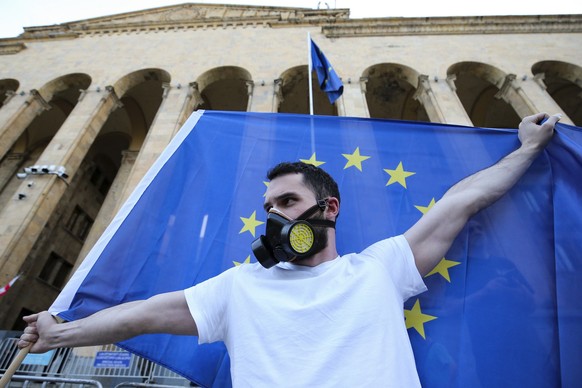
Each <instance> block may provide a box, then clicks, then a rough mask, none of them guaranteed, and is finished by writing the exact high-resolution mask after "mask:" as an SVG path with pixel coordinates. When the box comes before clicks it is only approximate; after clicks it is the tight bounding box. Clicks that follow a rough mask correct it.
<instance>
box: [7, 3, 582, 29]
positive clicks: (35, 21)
mask: <svg viewBox="0 0 582 388" xmlns="http://www.w3.org/2000/svg"><path fill="white" fill-rule="evenodd" d="M183 3H188V1H180V0H92V1H86V0H0V38H10V37H15V36H17V35H19V34H21V33H22V32H23V27H33V26H47V25H53V24H59V23H65V22H71V21H77V20H83V19H89V18H93V17H99V16H106V15H113V14H117V13H123V12H131V11H137V10H141V9H148V8H156V7H164V6H169V5H176V4H183ZM190 3H205V4H212V3H214V4H217V3H218V4H246V5H262V6H280V7H302V8H313V9H316V8H318V6H319V7H320V8H327V7H329V8H349V9H350V17H351V18H352V19H356V18H369V17H417V16H488V15H556V14H582V1H580V0H552V1H531V0H530V1H523V0H521V1H515V0H513V1H511V0H509V1H508V0H477V1H475V0H473V1H459V0H416V1H411V0H399V1H388V0H326V1H318V0H278V1H277V0H244V1H237V0H231V1H228V0H218V1H215V0H198V1H191V2H190ZM534 3H535V4H534Z"/></svg>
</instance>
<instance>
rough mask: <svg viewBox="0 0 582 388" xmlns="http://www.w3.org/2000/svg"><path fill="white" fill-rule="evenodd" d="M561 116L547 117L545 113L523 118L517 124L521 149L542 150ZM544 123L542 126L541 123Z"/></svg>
mask: <svg viewBox="0 0 582 388" xmlns="http://www.w3.org/2000/svg"><path fill="white" fill-rule="evenodd" d="M561 117H562V116H561V115H560V114H555V115H553V116H548V115H547V114H546V113H538V114H535V115H532V116H527V117H524V119H523V120H522V121H521V123H520V124H519V132H518V137H519V141H520V142H521V144H522V146H523V147H526V148H531V149H532V150H534V151H540V150H541V149H543V148H544V147H545V146H546V145H547V144H548V143H549V141H550V140H551V139H552V135H553V134H554V126H555V125H556V123H557V122H558V120H560V118H561ZM544 119H547V120H546V121H544V123H543V124H542V123H541V122H542V121H543V120H544Z"/></svg>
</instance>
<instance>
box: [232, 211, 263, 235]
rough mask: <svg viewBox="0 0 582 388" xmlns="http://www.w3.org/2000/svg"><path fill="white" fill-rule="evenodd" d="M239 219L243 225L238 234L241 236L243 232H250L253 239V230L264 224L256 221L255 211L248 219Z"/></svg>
mask: <svg viewBox="0 0 582 388" xmlns="http://www.w3.org/2000/svg"><path fill="white" fill-rule="evenodd" d="M240 219H241V221H242V222H243V223H244V226H243V227H242V229H241V230H240V232H238V234H241V233H243V232H247V231H248V232H251V234H252V235H253V237H255V228H256V227H257V226H259V225H262V224H264V222H263V221H258V220H257V211H256V210H255V211H254V212H253V214H251V216H250V217H249V218H245V217H241V218H240Z"/></svg>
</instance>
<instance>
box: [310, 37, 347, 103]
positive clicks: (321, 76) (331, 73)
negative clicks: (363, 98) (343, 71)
mask: <svg viewBox="0 0 582 388" xmlns="http://www.w3.org/2000/svg"><path fill="white" fill-rule="evenodd" d="M310 42H311V66H312V67H313V69H315V72H316V73H317V79H318V80H319V87H320V88H321V90H322V91H324V92H325V93H326V94H327V98H329V102H330V103H331V104H333V103H334V102H335V100H337V99H338V98H340V96H341V95H342V93H343V92H344V85H343V84H342V81H341V79H340V78H339V77H338V75H337V73H336V72H335V70H334V69H333V67H332V66H331V63H329V61H328V60H327V58H326V57H325V55H324V54H323V52H322V51H321V50H320V49H319V47H317V45H316V44H315V42H314V41H313V39H310ZM309 76H311V74H310V75H309Z"/></svg>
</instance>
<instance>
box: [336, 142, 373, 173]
mask: <svg viewBox="0 0 582 388" xmlns="http://www.w3.org/2000/svg"><path fill="white" fill-rule="evenodd" d="M342 155H343V156H344V158H346V159H347V160H348V161H347V162H346V165H345V166H344V170H345V169H346V168H348V167H351V166H354V167H355V168H357V169H358V170H360V171H362V162H363V161H364V160H366V159H370V157H369V156H364V155H360V147H356V150H355V151H354V153H353V154H342Z"/></svg>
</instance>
